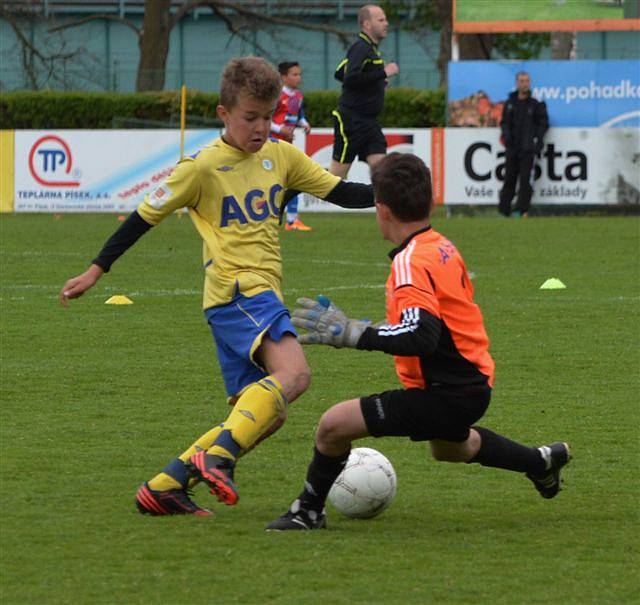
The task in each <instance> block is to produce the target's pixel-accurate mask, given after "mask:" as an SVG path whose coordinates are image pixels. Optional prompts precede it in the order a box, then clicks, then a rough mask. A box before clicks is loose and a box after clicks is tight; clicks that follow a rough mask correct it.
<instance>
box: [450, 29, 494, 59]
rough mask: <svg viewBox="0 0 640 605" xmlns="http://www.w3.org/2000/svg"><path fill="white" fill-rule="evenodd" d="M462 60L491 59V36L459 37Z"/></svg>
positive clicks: (467, 35)
mask: <svg viewBox="0 0 640 605" xmlns="http://www.w3.org/2000/svg"><path fill="white" fill-rule="evenodd" d="M458 46H459V48H460V60H461V61H463V60H466V61H469V60H471V61H473V60H484V61H487V60H489V59H491V46H492V42H491V34H462V35H460V36H458Z"/></svg>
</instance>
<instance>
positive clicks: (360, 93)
mask: <svg viewBox="0 0 640 605" xmlns="http://www.w3.org/2000/svg"><path fill="white" fill-rule="evenodd" d="M358 25H359V26H360V30H361V31H360V33H359V34H358V39H357V40H356V41H355V42H354V43H353V44H352V45H351V47H350V48H349V50H348V51H347V56H346V58H345V59H344V60H343V61H342V62H341V63H340V65H338V67H337V69H336V73H335V78H336V79H337V80H340V81H341V82H342V94H341V95H340V101H339V102H338V109H336V110H335V111H333V123H334V142H333V156H332V160H331V168H330V169H329V170H330V172H331V173H333V174H335V175H337V176H339V177H341V178H343V179H344V178H345V177H346V176H347V174H348V172H349V168H350V167H351V164H352V163H353V160H354V159H355V157H356V156H358V157H359V158H360V159H361V160H363V161H365V162H367V164H369V168H373V166H375V164H377V163H378V162H379V161H380V160H381V159H382V158H383V157H384V155H385V153H386V152H387V142H386V140H385V138H384V135H383V134H382V130H381V128H380V125H379V124H378V122H377V120H376V119H377V117H378V114H379V113H380V111H382V104H383V102H384V89H385V87H386V85H387V79H388V78H390V77H391V76H395V75H396V74H397V73H398V72H399V71H400V69H399V68H398V66H397V65H396V64H395V63H388V64H387V65H385V64H384V61H383V60H382V57H381V56H380V53H379V52H378V44H379V43H380V42H381V41H382V40H384V38H386V37H387V31H388V29H389V22H388V21H387V16H386V15H385V14H384V11H383V10H382V9H381V8H380V7H379V6H377V5H376V4H366V5H365V6H363V7H362V8H361V9H360V10H359V11H358Z"/></svg>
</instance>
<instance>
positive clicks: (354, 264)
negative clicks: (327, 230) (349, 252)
mask: <svg viewBox="0 0 640 605" xmlns="http://www.w3.org/2000/svg"><path fill="white" fill-rule="evenodd" d="M311 262H312V263H315V264H316V265H347V266H350V267H387V269H388V268H389V267H390V266H391V263H390V262H389V263H367V262H364V261H355V260H328V259H321V258H314V259H313V260H312V261H311Z"/></svg>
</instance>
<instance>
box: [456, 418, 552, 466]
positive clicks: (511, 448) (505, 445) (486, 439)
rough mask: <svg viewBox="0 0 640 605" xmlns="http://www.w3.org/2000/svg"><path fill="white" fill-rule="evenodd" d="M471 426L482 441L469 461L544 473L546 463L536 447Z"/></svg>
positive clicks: (483, 464)
mask: <svg viewBox="0 0 640 605" xmlns="http://www.w3.org/2000/svg"><path fill="white" fill-rule="evenodd" d="M472 428H473V430H475V431H477V432H478V433H480V437H481V439H482V443H481V444H480V450H479V451H478V453H477V454H476V455H475V458H473V459H472V460H469V462H479V463H480V464H482V466H493V467H495V468H504V469H507V470H509V471H517V472H519V473H531V474H533V475H543V474H544V473H545V471H546V469H547V467H546V463H545V461H544V459H543V458H542V454H540V451H539V450H538V448H535V447H527V446H526V445H521V444H520V443H516V442H515V441H511V439H507V438H506V437H503V436H502V435H498V434H497V433H494V432H493V431H490V430H489V429H485V428H482V427H481V426H474V427H472Z"/></svg>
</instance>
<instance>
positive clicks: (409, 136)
mask: <svg viewBox="0 0 640 605" xmlns="http://www.w3.org/2000/svg"><path fill="white" fill-rule="evenodd" d="M383 132H384V135H385V137H386V139H387V153H392V152H394V151H396V152H398V153H415V154H416V155H417V156H419V157H420V158H421V159H422V160H424V162H425V163H426V164H427V166H430V165H431V131H430V130H429V129H428V128H385V129H383ZM295 143H296V145H298V146H299V147H300V148H301V149H303V150H304V151H305V153H306V154H307V155H308V156H309V157H310V158H311V159H312V160H314V161H316V162H318V164H320V165H321V166H323V167H324V168H327V169H328V168H329V165H330V164H331V153H332V150H333V129H330V128H314V129H313V130H312V131H311V133H310V134H309V135H307V136H306V137H304V136H303V135H302V136H301V135H298V134H297V133H296V140H295ZM347 179H348V180H350V181H355V182H357V183H370V182H371V179H370V177H369V166H368V164H367V163H366V162H362V161H360V160H359V159H356V161H355V162H354V163H353V164H352V165H351V169H350V170H349V174H348V176H347ZM435 180H436V178H435V175H434V181H435ZM440 190H441V189H440ZM298 207H299V209H300V210H301V211H303V212H308V211H311V212H341V211H342V212H363V210H346V209H344V208H340V207H339V206H335V205H333V204H329V203H328V202H325V201H323V200H320V199H318V198H316V197H314V196H312V195H307V194H304V195H302V196H300V203H299V206H298ZM367 211H369V212H373V208H371V209H367V210H364V212H367Z"/></svg>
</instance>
